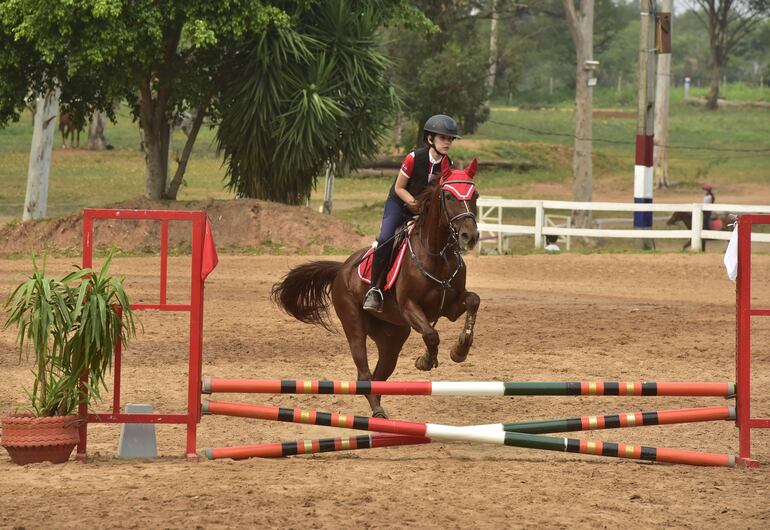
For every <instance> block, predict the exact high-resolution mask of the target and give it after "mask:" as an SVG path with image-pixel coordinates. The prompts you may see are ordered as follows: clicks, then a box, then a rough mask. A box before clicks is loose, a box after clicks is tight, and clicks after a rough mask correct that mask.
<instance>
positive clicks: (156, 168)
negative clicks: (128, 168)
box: [144, 122, 170, 201]
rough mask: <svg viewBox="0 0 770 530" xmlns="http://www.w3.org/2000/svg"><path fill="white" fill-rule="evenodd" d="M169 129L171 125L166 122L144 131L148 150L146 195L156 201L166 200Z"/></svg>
mask: <svg viewBox="0 0 770 530" xmlns="http://www.w3.org/2000/svg"><path fill="white" fill-rule="evenodd" d="M169 129H170V127H169V124H168V123H167V122H164V123H159V124H155V126H154V127H152V128H145V130H144V135H145V140H146V145H145V149H146V150H147V179H146V185H145V195H146V196H147V198H148V199H152V200H155V201H158V200H161V199H165V198H166V183H167V182H168V143H169Z"/></svg>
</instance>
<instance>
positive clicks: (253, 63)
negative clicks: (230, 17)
mask: <svg viewBox="0 0 770 530" xmlns="http://www.w3.org/2000/svg"><path fill="white" fill-rule="evenodd" d="M387 7H388V6H387V2H366V1H362V0H330V1H326V2H317V3H315V4H313V5H312V6H311V7H310V8H309V9H307V10H306V11H304V12H303V13H301V14H299V15H298V16H297V17H296V18H295V20H294V22H295V23H294V25H293V26H292V27H279V26H277V25H273V26H271V27H270V28H269V30H268V31H267V32H265V33H263V34H261V35H259V36H258V37H256V38H255V39H254V40H253V41H252V42H250V43H249V46H247V47H246V48H245V49H243V50H241V52H240V53H238V54H237V55H236V57H235V59H234V60H233V61H232V63H231V64H230V65H229V70H230V72H231V73H232V75H231V76H229V80H228V81H227V82H226V83H225V85H224V87H223V91H222V107H223V109H222V116H221V122H220V127H219V130H218V132H217V137H216V141H217V147H218V149H219V151H220V152H221V153H222V154H223V156H224V160H225V163H226V164H227V176H226V178H227V179H228V183H227V186H228V187H229V188H230V189H231V190H232V191H234V192H235V193H236V194H237V195H238V196H239V197H249V198H259V199H265V200H271V201H278V202H283V203H287V204H300V203H303V202H304V201H305V200H306V199H307V198H308V197H309V196H310V192H311V191H312V190H313V188H314V187H315V183H316V179H317V177H318V175H320V174H321V172H322V171H323V169H324V168H325V167H326V166H327V165H329V164H331V166H332V167H334V168H336V169H335V170H336V171H337V172H339V173H343V174H344V173H346V172H347V171H349V170H350V169H351V168H354V167H357V166H358V165H359V164H360V162H361V160H362V159H364V158H366V157H371V156H373V155H374V154H375V153H376V152H377V148H378V144H379V142H380V140H381V139H382V136H383V133H384V132H385V131H387V127H386V124H387V122H388V120H389V119H390V117H391V116H393V114H394V113H395V110H396V109H397V108H398V105H399V99H398V97H397V96H396V92H395V89H394V88H393V86H392V84H391V82H390V76H389V72H390V68H391V64H390V61H389V60H388V59H387V58H386V57H385V55H384V54H383V53H382V52H381V51H380V49H379V45H378V44H379V43H378V30H379V28H380V27H381V26H382V24H383V23H384V22H385V21H386V20H387V19H388V18H389V17H390V16H391V15H390V13H389V11H388V9H387Z"/></svg>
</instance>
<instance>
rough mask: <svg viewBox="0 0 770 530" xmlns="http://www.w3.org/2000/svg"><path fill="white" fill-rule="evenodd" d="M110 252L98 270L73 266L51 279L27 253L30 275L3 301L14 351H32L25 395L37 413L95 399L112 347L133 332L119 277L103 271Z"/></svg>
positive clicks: (68, 409)
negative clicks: (13, 329)
mask: <svg viewBox="0 0 770 530" xmlns="http://www.w3.org/2000/svg"><path fill="white" fill-rule="evenodd" d="M112 256H113V253H112V252H111V253H110V254H109V255H108V256H107V258H106V259H105V261H104V265H103V266H102V268H101V269H100V270H99V271H98V272H97V271H94V270H92V269H89V268H80V267H76V270H75V271H74V272H72V273H70V274H67V275H66V276H64V277H63V278H62V279H60V280H56V279H52V278H47V277H46V276H45V260H44V261H43V265H42V267H38V264H37V259H36V258H35V256H34V255H33V256H32V268H33V273H32V276H31V277H30V279H29V280H27V281H25V282H23V283H21V284H20V285H19V286H18V287H16V289H14V291H13V292H12V293H11V295H10V296H9V297H8V299H7V300H6V303H5V309H6V310H7V311H8V313H9V314H8V319H7V320H6V322H5V327H6V328H7V327H9V326H16V327H17V328H18V333H17V336H16V342H17V344H18V346H19V351H20V354H23V353H24V352H25V351H26V352H27V353H29V352H30V351H32V352H33V353H34V356H35V365H34V369H33V373H34V376H35V379H34V384H33V386H32V390H31V392H29V398H30V406H31V407H32V409H33V410H34V412H35V414H36V415H37V416H54V415H57V416H64V415H67V414H71V413H72V412H73V411H74V410H75V408H76V407H77V406H78V404H79V403H81V402H83V401H86V400H88V401H93V400H98V399H99V398H100V394H99V391H100V389H101V388H106V380H105V375H106V374H107V372H108V370H109V369H110V368H111V365H112V354H113V351H114V349H115V346H116V345H117V343H118V342H119V341H122V342H123V343H125V342H126V340H127V339H128V338H129V337H131V336H134V335H135V333H136V329H135V326H134V320H133V314H132V312H131V308H130V304H129V301H128V296H127V295H126V293H125V291H124V289H123V280H122V279H120V278H116V277H113V276H110V275H109V266H110V262H111V260H112ZM25 345H26V349H25ZM83 374H86V377H85V379H84V380H82V381H81V376H82V375H83ZM86 393H87V395H86Z"/></svg>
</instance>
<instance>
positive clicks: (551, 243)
mask: <svg viewBox="0 0 770 530" xmlns="http://www.w3.org/2000/svg"><path fill="white" fill-rule="evenodd" d="M558 240H559V236H545V250H546V251H547V252H559V251H561V249H560V248H559V245H557V244H556V242H557V241H558Z"/></svg>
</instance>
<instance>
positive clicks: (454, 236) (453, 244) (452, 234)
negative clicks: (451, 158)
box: [406, 180, 476, 327]
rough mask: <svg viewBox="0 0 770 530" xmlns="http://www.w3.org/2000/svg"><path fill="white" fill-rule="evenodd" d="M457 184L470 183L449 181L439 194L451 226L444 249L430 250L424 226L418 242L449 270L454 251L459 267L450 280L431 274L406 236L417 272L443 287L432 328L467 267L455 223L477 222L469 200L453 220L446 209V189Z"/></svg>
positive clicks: (445, 215) (442, 207)
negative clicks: (456, 281)
mask: <svg viewBox="0 0 770 530" xmlns="http://www.w3.org/2000/svg"><path fill="white" fill-rule="evenodd" d="M456 183H464V184H467V183H468V181H465V180H448V181H446V182H444V183H443V184H442V185H441V190H440V192H439V194H440V195H441V206H440V208H441V211H442V213H443V214H444V218H445V219H446V221H447V225H448V226H449V237H448V238H447V242H446V244H445V245H444V248H442V249H441V250H440V251H439V252H432V251H431V250H430V248H428V245H427V244H426V242H425V241H423V237H422V228H423V225H422V224H420V227H419V228H420V237H418V241H419V242H420V245H422V247H423V249H425V251H426V252H427V253H428V255H430V256H441V258H442V259H443V260H444V263H445V264H446V266H447V268H449V259H448V257H447V252H448V251H452V252H453V253H454V258H455V260H456V263H457V265H456V267H455V269H454V271H452V273H451V274H450V275H449V277H448V278H446V279H444V280H442V279H440V278H437V277H436V276H434V275H433V274H431V273H430V272H429V271H428V270H427V269H426V268H425V267H424V266H423V264H422V263H420V260H419V258H418V257H417V254H416V253H415V252H414V248H413V247H412V236H411V235H410V234H408V233H407V234H406V244H407V247H408V248H409V256H411V258H412V261H413V262H414V264H415V265H416V266H417V270H419V271H420V272H421V273H422V275H423V276H425V277H426V278H428V279H430V280H432V281H434V282H436V283H437V284H439V286H441V304H440V305H439V310H438V315H439V316H437V317H436V319H435V320H434V321H433V323H432V324H431V327H435V325H436V322H438V319H439V318H440V315H441V311H442V309H443V308H444V302H445V301H446V293H447V291H448V290H449V289H450V288H451V287H452V280H454V278H455V276H457V273H458V272H460V269H462V268H463V266H464V265H465V263H464V262H463V258H462V255H461V254H460V245H459V239H458V233H457V230H455V227H454V224H453V223H454V222H455V221H457V220H459V219H465V218H468V217H470V218H471V219H473V222H474V223H475V222H476V214H474V213H473V212H471V210H470V208H469V207H468V200H467V199H464V200H463V199H460V200H461V202H462V203H463V206H465V211H464V212H462V213H459V214H457V215H455V216H454V217H452V218H450V217H449V211H448V210H447V207H446V198H445V195H444V193H443V192H444V188H445V187H446V186H447V185H448V184H456ZM470 195H472V194H470Z"/></svg>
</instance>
